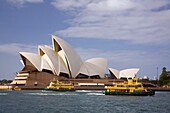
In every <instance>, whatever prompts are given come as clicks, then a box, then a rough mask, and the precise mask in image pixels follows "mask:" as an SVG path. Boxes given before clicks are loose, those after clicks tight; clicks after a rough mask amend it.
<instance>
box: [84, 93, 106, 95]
mask: <svg viewBox="0 0 170 113" xmlns="http://www.w3.org/2000/svg"><path fill="white" fill-rule="evenodd" d="M86 95H105V94H103V93H87V94H86Z"/></svg>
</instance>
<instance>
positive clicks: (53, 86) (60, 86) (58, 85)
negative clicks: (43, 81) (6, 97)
mask: <svg viewBox="0 0 170 113" xmlns="http://www.w3.org/2000/svg"><path fill="white" fill-rule="evenodd" d="M45 90H51V91H75V89H74V85H73V84H72V83H63V82H59V81H58V80H56V81H52V82H51V83H50V85H49V86H47V88H45Z"/></svg>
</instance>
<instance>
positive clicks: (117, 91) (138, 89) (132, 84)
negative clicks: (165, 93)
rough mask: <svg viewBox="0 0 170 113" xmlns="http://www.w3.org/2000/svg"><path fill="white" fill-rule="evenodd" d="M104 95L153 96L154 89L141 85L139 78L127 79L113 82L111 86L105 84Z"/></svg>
mask: <svg viewBox="0 0 170 113" xmlns="http://www.w3.org/2000/svg"><path fill="white" fill-rule="evenodd" d="M105 89H106V90H105V91H104V94H105V95H129V96H148V95H150V96H153V95H155V91H153V90H148V89H146V88H144V87H143V84H142V83H141V82H140V80H139V78H133V79H128V80H127V81H124V82H123V83H115V84H113V86H105Z"/></svg>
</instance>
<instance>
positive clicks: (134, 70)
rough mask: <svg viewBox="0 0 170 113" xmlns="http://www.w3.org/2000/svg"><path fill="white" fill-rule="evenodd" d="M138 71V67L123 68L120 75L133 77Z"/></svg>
mask: <svg viewBox="0 0 170 113" xmlns="http://www.w3.org/2000/svg"><path fill="white" fill-rule="evenodd" d="M138 71H139V69H138V68H131V69H125V70H122V71H120V77H126V78H134V77H135V76H136V74H137V72H138Z"/></svg>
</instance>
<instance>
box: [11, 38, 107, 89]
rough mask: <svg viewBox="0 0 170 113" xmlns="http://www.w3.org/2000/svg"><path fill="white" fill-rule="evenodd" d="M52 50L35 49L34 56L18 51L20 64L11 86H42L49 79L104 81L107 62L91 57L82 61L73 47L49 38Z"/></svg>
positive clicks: (45, 47)
mask: <svg viewBox="0 0 170 113" xmlns="http://www.w3.org/2000/svg"><path fill="white" fill-rule="evenodd" d="M52 45H53V47H50V46H47V45H43V46H38V54H35V53H29V52H19V54H20V56H21V59H22V60H21V62H22V64H23V65H24V68H23V69H22V71H20V72H18V73H17V76H16V77H15V80H13V82H12V83H11V84H14V85H28V86H31V85H34V86H36V85H41V86H43V85H44V86H46V85H47V84H48V83H49V82H50V81H51V80H52V79H58V78H59V77H63V78H104V77H105V72H106V67H107V59H105V58H92V59H88V60H86V61H82V60H81V58H80V56H79V55H78V53H77V52H76V51H75V50H74V48H73V47H72V46H71V45H70V44H68V43H67V42H66V41H64V40H63V39H61V38H59V37H56V36H54V35H52Z"/></svg>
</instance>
